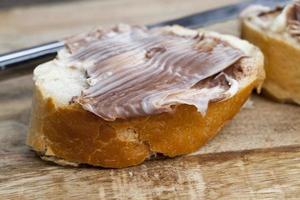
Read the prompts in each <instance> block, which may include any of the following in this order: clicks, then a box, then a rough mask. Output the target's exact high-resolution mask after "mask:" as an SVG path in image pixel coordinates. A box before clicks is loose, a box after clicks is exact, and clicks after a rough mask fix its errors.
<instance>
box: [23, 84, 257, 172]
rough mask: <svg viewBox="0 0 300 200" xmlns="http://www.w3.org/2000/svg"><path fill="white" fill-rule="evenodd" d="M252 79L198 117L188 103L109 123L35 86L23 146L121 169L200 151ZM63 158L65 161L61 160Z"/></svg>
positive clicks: (70, 160) (70, 161)
mask: <svg viewBox="0 0 300 200" xmlns="http://www.w3.org/2000/svg"><path fill="white" fill-rule="evenodd" d="M260 83H261V82H260V81H258V80H256V81H254V82H252V83H250V84H249V85H248V86H247V87H245V88H243V89H242V90H240V91H239V92H238V94H236V95H235V96H234V97H232V98H230V99H228V100H226V101H223V102H213V103H210V104H209V108H208V110H207V114H206V115H205V116H202V115H201V114H200V113H199V112H197V110H196V108H195V107H193V106H189V105H180V106H178V107H177V108H176V109H175V111H174V112H173V113H162V114H158V115H151V116H146V117H138V118H133V119H128V120H116V121H114V122H108V121H105V120H102V119H101V118H99V117H97V116H95V115H93V114H92V113H90V112H88V111H85V110H83V109H82V108H81V107H80V106H79V105H72V106H67V107H64V108H56V107H55V104H54V103H53V100H52V99H51V98H44V97H43V95H42V92H41V91H40V89H39V88H38V87H35V92H34V97H33V99H34V100H33V115H32V116H33V117H32V120H31V128H30V130H29V134H28V138H27V144H28V145H29V146H31V147H32V148H33V149H34V150H35V151H37V152H39V154H40V155H41V157H42V158H44V159H47V160H49V157H52V159H51V161H56V160H55V159H53V158H57V162H58V163H59V164H68V165H70V164H73V165H74V164H75V165H76V164H79V163H84V164H89V165H93V166H101V167H110V168H122V167H128V166H133V165H137V164H140V163H142V162H143V161H144V160H146V159H148V158H150V157H151V156H152V155H155V154H156V153H162V154H163V155H165V156H169V157H174V156H178V155H182V154H188V153H191V152H194V151H196V150H198V149H199V148H200V147H201V146H203V145H204V144H205V143H206V142H207V141H208V140H209V139H211V138H212V137H214V136H215V135H216V134H217V133H218V132H219V130H220V129H221V128H222V127H223V126H224V125H225V124H226V123H227V121H228V120H230V119H231V118H232V117H233V116H234V115H235V114H236V113H237V112H238V111H239V109H240V108H241V106H242V105H243V103H244V102H245V101H246V100H247V98H248V96H249V95H250V93H251V91H252V89H253V88H254V87H257V86H258V85H259V84H260ZM61 159H63V160H67V161H68V162H65V163H64V162H61Z"/></svg>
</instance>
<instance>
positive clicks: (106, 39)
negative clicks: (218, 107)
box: [62, 25, 245, 121]
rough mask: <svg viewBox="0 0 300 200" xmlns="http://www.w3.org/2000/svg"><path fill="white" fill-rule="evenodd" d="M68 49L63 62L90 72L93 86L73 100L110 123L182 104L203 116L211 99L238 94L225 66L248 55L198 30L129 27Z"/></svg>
mask: <svg viewBox="0 0 300 200" xmlns="http://www.w3.org/2000/svg"><path fill="white" fill-rule="evenodd" d="M66 48H67V49H68V51H69V55H68V56H66V57H65V58H63V59H62V61H63V62H64V63H65V64H67V65H69V66H73V67H77V66H78V67H83V69H84V70H85V71H86V74H87V83H88V87H87V88H86V89H84V90H83V91H82V94H81V96H79V97H75V98H74V101H75V102H77V103H79V104H81V105H82V106H83V108H84V109H86V110H88V111H90V112H92V113H94V114H96V115H98V116H100V117H102V118H103V119H105V120H108V121H113V120H115V119H117V118H123V119H124V118H129V117H136V116H145V115H150V114H157V113H162V112H171V111H172V110H173V109H174V106H176V105H179V104H188V105H194V106H196V107H197V109H198V111H199V112H201V113H203V114H204V113H205V112H206V109H207V105H208V103H209V102H210V101H220V100H224V99H226V98H229V97H231V96H233V95H234V94H235V93H236V92H237V90H238V83H237V81H236V80H235V79H234V77H232V76H231V75H230V74H226V73H224V70H225V69H227V68H229V67H230V66H232V65H233V64H234V63H236V62H237V61H238V60H239V59H241V58H242V57H244V56H245V55H244V53H243V52H242V51H240V50H239V49H236V48H234V47H232V46H231V45H229V44H228V43H227V42H225V41H222V40H220V39H216V38H213V37H211V36H206V35H205V34H199V33H198V32H194V31H191V32H189V33H188V34H187V33H185V34H179V33H177V32H176V31H171V30H170V29H166V28H157V29H150V30H149V29H146V28H144V27H136V26H127V25H120V26H117V27H115V28H112V29H107V30H97V31H94V32H91V33H88V34H84V35H78V36H75V37H72V38H70V39H68V40H66Z"/></svg>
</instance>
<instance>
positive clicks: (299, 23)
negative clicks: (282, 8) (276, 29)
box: [287, 1, 300, 41]
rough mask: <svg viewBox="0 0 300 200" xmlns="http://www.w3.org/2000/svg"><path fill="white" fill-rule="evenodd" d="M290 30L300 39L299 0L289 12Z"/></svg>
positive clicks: (288, 22) (291, 33)
mask: <svg viewBox="0 0 300 200" xmlns="http://www.w3.org/2000/svg"><path fill="white" fill-rule="evenodd" d="M287 24H288V27H287V28H288V32H289V33H290V35H291V36H292V37H295V38H297V39H298V40H299V41H300V2H299V1H297V2H295V3H294V5H293V6H291V7H290V9H289V10H288V12H287Z"/></svg>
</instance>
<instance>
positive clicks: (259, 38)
mask: <svg viewBox="0 0 300 200" xmlns="http://www.w3.org/2000/svg"><path fill="white" fill-rule="evenodd" d="M241 30H242V38H243V39H246V40H248V41H249V42H251V43H253V44H254V45H256V46H257V47H259V48H260V49H261V51H262V52H263V54H264V57H265V64H264V66H265V71H266V79H265V82H264V84H263V94H266V95H267V96H271V97H272V98H273V99H275V100H277V101H279V102H288V103H296V104H299V105H300V66H299V63H300V48H299V46H297V45H296V43H295V45H293V43H292V42H291V40H292V39H291V40H289V41H286V40H284V39H282V38H281V37H280V35H279V34H275V33H274V34H272V33H268V32H265V31H263V30H260V29H259V28H258V27H256V26H255V25H254V24H252V23H251V21H250V20H249V19H248V18H245V19H243V20H242V27H241Z"/></svg>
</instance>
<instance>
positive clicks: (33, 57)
mask: <svg viewBox="0 0 300 200" xmlns="http://www.w3.org/2000/svg"><path fill="white" fill-rule="evenodd" d="M288 2H289V0H247V1H242V2H240V3H237V4H232V5H228V6H224V7H220V8H216V9H212V10H208V11H204V12H200V13H196V14H192V15H189V16H185V17H182V18H178V19H174V20H169V21H165V22H161V23H157V24H152V25H148V26H147V27H149V28H153V27H160V26H165V25H173V24H177V25H181V26H184V27H188V28H200V27H203V26H207V25H210V24H213V23H217V22H222V21H226V20H229V19H233V18H235V17H237V16H238V14H239V13H240V12H241V11H242V10H243V9H245V8H246V7H247V6H249V5H251V4H260V5H265V6H269V7H275V6H283V5H284V4H286V3H288ZM63 47H64V42H63V41H54V42H50V43H47V44H42V45H39V46H34V47H30V48H27V49H21V50H18V51H14V52H10V53H6V54H1V55H0V72H4V71H8V70H11V69H13V70H15V69H24V68H29V67H33V66H36V65H38V64H40V63H43V62H46V61H48V60H51V59H53V58H54V57H55V56H56V53H57V51H58V50H60V49H62V48H63Z"/></svg>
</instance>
